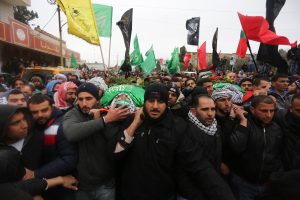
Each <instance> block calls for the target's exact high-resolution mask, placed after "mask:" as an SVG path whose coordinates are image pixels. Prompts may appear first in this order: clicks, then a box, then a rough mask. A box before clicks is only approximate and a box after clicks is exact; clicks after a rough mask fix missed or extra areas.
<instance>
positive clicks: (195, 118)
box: [177, 95, 222, 200]
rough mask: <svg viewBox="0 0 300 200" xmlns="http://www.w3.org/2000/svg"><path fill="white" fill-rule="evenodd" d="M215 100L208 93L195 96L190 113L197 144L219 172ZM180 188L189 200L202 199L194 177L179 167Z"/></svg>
mask: <svg viewBox="0 0 300 200" xmlns="http://www.w3.org/2000/svg"><path fill="white" fill-rule="evenodd" d="M215 114H216V106H215V102H214V101H213V99H212V98H211V97H209V96H208V95H196V96H195V97H194V98H193V104H192V108H191V109H190V111H189V113H188V120H189V127H190V129H189V132H190V133H191V135H192V137H193V140H194V141H195V142H196V143H197V145H199V146H201V147H202V155H203V157H204V158H205V159H206V160H208V161H209V162H210V163H211V165H212V166H213V167H214V168H215V170H216V171H217V172H220V169H221V163H222V140H221V130H220V128H219V127H218V126H217V120H216V119H215ZM177 175H178V178H177V179H178V181H177V184H178V188H179V193H180V194H181V195H182V196H183V197H184V198H187V199H189V200H193V199H202V198H201V197H199V196H198V195H199V192H198V191H197V190H198V188H197V187H195V184H194V183H193V179H191V178H189V177H187V175H186V174H185V173H184V172H182V169H179V170H178V172H177Z"/></svg>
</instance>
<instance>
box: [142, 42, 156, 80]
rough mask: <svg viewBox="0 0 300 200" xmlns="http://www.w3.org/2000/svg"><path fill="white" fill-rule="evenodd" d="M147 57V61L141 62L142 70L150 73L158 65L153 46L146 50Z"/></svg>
mask: <svg viewBox="0 0 300 200" xmlns="http://www.w3.org/2000/svg"><path fill="white" fill-rule="evenodd" d="M145 55H146V56H147V58H146V59H145V61H144V62H143V63H142V64H141V68H142V70H143V71H144V72H145V74H147V75H149V74H150V73H151V72H152V71H153V70H154V69H155V67H156V60H155V55H154V51H153V47H152V46H151V48H150V49H149V50H148V51H147V52H146V54H145Z"/></svg>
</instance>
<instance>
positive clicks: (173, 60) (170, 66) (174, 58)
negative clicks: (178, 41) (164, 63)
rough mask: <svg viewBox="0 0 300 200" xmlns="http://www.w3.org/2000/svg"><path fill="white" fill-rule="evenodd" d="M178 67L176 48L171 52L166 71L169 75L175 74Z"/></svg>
mask: <svg viewBox="0 0 300 200" xmlns="http://www.w3.org/2000/svg"><path fill="white" fill-rule="evenodd" d="M178 66H179V53H178V47H177V48H175V49H174V51H173V52H172V58H171V60H170V61H169V63H168V70H169V72H170V74H175V73H176V72H177V70H178Z"/></svg>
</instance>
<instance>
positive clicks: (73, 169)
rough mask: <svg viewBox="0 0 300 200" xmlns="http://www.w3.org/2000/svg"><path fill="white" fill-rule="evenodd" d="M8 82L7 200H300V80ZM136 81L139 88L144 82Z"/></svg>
mask: <svg viewBox="0 0 300 200" xmlns="http://www.w3.org/2000/svg"><path fill="white" fill-rule="evenodd" d="M5 81H6V80H4V79H3V78H1V77H0V104H1V105H0V116H1V117H0V199H15V200H19V199H26V200H27V199H35V200H41V199H46V200H47V199H56V200H59V199H62V200H72V199H77V200H115V199H117V200H154V199H155V200H160V199H161V200H184V199H185V200H233V199H237V200H257V199H259V200H283V199H289V200H294V199H300V191H299V186H300V77H296V78H295V77H293V79H291V78H290V77H288V76H287V75H284V74H275V75H274V76H273V77H272V79H271V80H269V79H267V78H264V77H261V76H254V77H251V78H249V77H246V78H243V79H241V80H238V75H237V74H236V73H234V72H228V73H227V74H226V75H224V77H221V78H220V79H218V80H216V79H215V77H214V75H212V74H210V73H199V74H196V73H194V74H193V73H192V74H184V73H182V74H173V75H169V74H164V73H157V72H153V73H152V74H151V75H150V76H148V77H146V78H144V79H143V82H144V87H145V93H144V97H143V99H144V105H143V106H142V107H137V106H136V105H135V103H134V101H133V99H132V98H131V97H130V95H128V94H126V93H123V92H120V93H119V94H118V95H117V96H116V97H115V98H114V99H113V100H112V102H111V104H110V106H108V107H107V106H106V107H105V108H104V107H103V106H101V104H100V103H99V100H100V99H101V98H102V97H103V95H105V92H106V90H107V89H108V88H109V87H110V83H109V77H91V79H89V80H86V81H80V80H79V79H78V77H76V76H72V75H68V76H65V75H63V74H59V75H56V76H54V77H53V78H52V79H50V80H47V81H48V82H47V83H46V84H45V83H44V82H43V80H41V79H40V78H39V77H34V78H33V79H31V81H32V82H27V81H25V80H23V79H20V78H17V79H14V80H13V81H11V82H10V84H8V83H7V82H5ZM135 84H136V83H135Z"/></svg>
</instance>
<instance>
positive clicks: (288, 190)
mask: <svg viewBox="0 0 300 200" xmlns="http://www.w3.org/2000/svg"><path fill="white" fill-rule="evenodd" d="M277 121H278V123H279V125H280V126H281V128H282V130H283V132H284V136H285V137H284V143H283V144H284V148H283V164H284V168H285V172H281V173H276V174H275V175H274V176H272V177H271V186H272V187H273V188H272V189H273V192H274V197H275V198H273V199H277V198H278V197H279V198H278V199H281V200H285V199H300V193H299V184H300V179H299V177H300V137H299V136H300V123H299V122H300V93H297V94H295V95H294V96H293V98H292V101H291V107H290V109H289V110H279V112H278V113H277ZM276 197H277V198H276Z"/></svg>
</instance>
